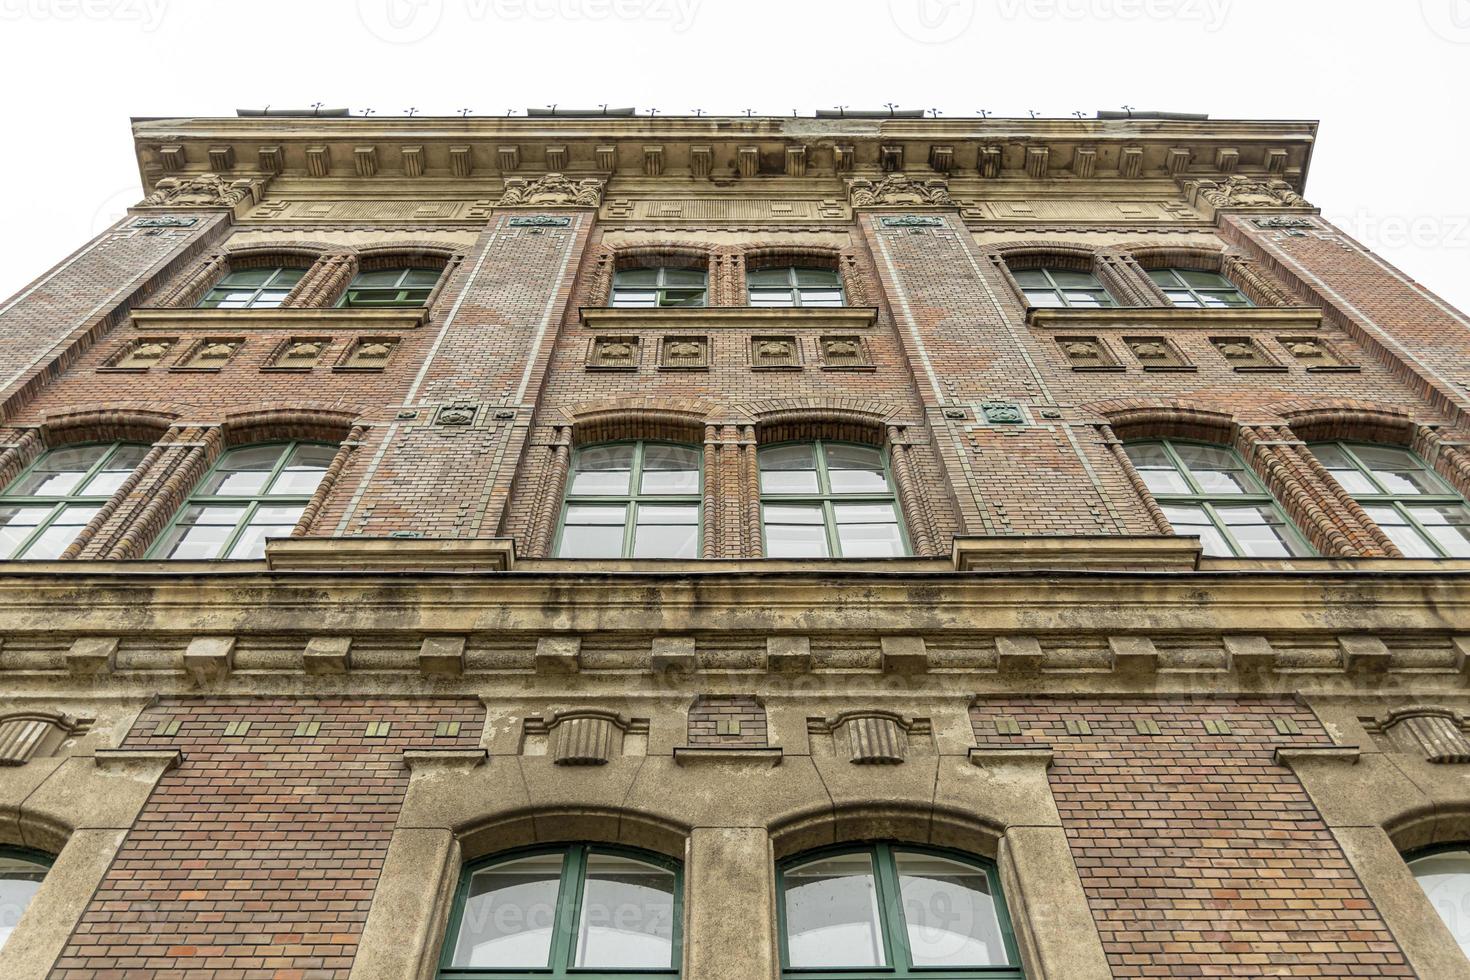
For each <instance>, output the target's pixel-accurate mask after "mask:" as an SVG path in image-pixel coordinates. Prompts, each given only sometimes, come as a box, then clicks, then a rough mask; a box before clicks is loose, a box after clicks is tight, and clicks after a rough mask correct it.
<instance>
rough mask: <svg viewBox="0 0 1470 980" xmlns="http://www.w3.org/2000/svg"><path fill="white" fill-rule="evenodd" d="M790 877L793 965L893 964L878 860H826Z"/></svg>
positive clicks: (788, 933) (787, 897) (789, 948)
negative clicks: (881, 909) (883, 922)
mask: <svg viewBox="0 0 1470 980" xmlns="http://www.w3.org/2000/svg"><path fill="white" fill-rule="evenodd" d="M784 878H785V894H784V895H783V900H784V901H785V903H786V945H787V951H788V955H789V956H790V959H791V965H792V966H793V967H798V968H800V967H854V966H883V965H885V964H886V963H887V961H888V960H887V956H886V954H885V953H884V950H883V933H882V929H881V927H880V925H879V919H878V887H877V882H876V881H875V880H874V877H873V861H872V858H870V857H869V856H868V855H867V854H845V855H842V856H841V857H832V858H825V859H823V860H820V861H813V862H811V863H810V864H804V865H801V866H800V867H797V868H792V869H791V870H790V871H787V872H786V874H785V876H784Z"/></svg>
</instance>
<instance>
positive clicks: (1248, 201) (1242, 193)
mask: <svg viewBox="0 0 1470 980" xmlns="http://www.w3.org/2000/svg"><path fill="white" fill-rule="evenodd" d="M1180 187H1181V188H1182V189H1183V191H1184V196H1185V200H1187V201H1188V202H1189V203H1190V204H1191V205H1194V206H1196V207H1206V206H1207V207H1208V208H1210V209H1213V210H1216V211H1218V210H1221V209H1224V208H1307V207H1311V205H1310V204H1308V203H1307V202H1306V200H1304V199H1303V198H1302V196H1301V195H1300V194H1298V193H1297V192H1296V190H1295V189H1293V188H1292V186H1291V185H1290V184H1288V183H1287V182H1286V181H1284V180H1280V179H1263V178H1261V177H1254V176H1251V175H1248V174H1233V175H1231V176H1229V177H1226V178H1225V179H1224V180H1209V179H1205V178H1191V179H1189V180H1185V181H1183V182H1182V183H1181V184H1180Z"/></svg>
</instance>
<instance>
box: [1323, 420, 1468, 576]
mask: <svg viewBox="0 0 1470 980" xmlns="http://www.w3.org/2000/svg"><path fill="white" fill-rule="evenodd" d="M1311 449H1312V455H1314V456H1316V457H1317V461H1318V462H1320V463H1321V464H1322V465H1323V466H1324V467H1326V468H1327V472H1329V473H1331V474H1332V476H1333V479H1335V480H1337V482H1338V484H1340V485H1341V486H1342V488H1343V489H1344V490H1346V491H1347V492H1348V493H1349V494H1351V495H1352V498H1353V499H1354V500H1356V501H1357V502H1358V503H1359V504H1361V505H1362V507H1363V510H1364V511H1365V512H1366V513H1367V515H1368V517H1369V518H1371V519H1372V520H1373V522H1374V523H1375V524H1377V525H1378V526H1379V527H1380V528H1382V529H1383V533H1384V534H1387V535H1388V537H1389V539H1390V540H1392V541H1393V543H1394V544H1396V545H1398V548H1399V550H1400V551H1402V552H1403V553H1404V557H1406V558H1470V507H1466V505H1465V498H1464V497H1461V496H1460V495H1459V494H1458V493H1456V492H1455V489H1454V488H1453V487H1451V486H1450V485H1449V484H1448V483H1446V482H1445V481H1444V479H1443V478H1442V477H1440V475H1439V474H1438V473H1435V472H1434V471H1433V470H1432V469H1430V468H1429V466H1428V465H1427V464H1425V462H1424V461H1423V460H1422V459H1420V458H1419V457H1418V456H1417V455H1415V454H1414V453H1411V452H1410V451H1409V450H1407V449H1400V448H1399V447H1398V446H1375V445H1368V444H1363V443H1348V442H1327V443H1317V444H1314V445H1313V446H1312V447H1311Z"/></svg>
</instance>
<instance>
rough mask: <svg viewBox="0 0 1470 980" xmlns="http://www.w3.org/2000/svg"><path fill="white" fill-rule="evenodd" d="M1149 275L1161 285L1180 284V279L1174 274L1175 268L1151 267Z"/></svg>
mask: <svg viewBox="0 0 1470 980" xmlns="http://www.w3.org/2000/svg"><path fill="white" fill-rule="evenodd" d="M1148 277H1149V278H1150V279H1152V280H1153V281H1154V282H1156V283H1158V284H1159V285H1160V286H1166V287H1167V286H1178V285H1180V280H1179V278H1178V277H1177V276H1175V275H1174V270H1173V269H1150V270H1148Z"/></svg>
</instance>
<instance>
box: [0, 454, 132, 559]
mask: <svg viewBox="0 0 1470 980" xmlns="http://www.w3.org/2000/svg"><path fill="white" fill-rule="evenodd" d="M147 454H148V447H147V446H144V445H138V444H135V443H126V442H113V443H99V444H94V445H85V446H62V447H60V448H57V449H53V450H51V451H50V452H48V453H46V454H45V455H43V456H42V457H41V458H40V459H38V460H36V461H35V462H34V463H32V464H31V465H30V466H29V467H27V468H26V470H25V472H23V473H21V475H20V476H18V477H16V478H15V480H13V481H12V482H11V484H10V486H8V487H6V488H5V491H4V493H0V558H25V559H30V560H32V561H35V560H41V561H49V560H53V559H56V558H60V557H61V553H62V552H64V551H65V550H66V548H67V546H68V545H70V544H71V543H72V542H73V541H75V540H76V537H77V535H78V534H80V533H81V530H82V528H84V527H86V526H87V524H88V523H90V522H91V520H92V518H94V517H96V516H97V512H98V511H99V510H101V508H102V505H103V504H105V503H107V501H108V500H110V499H111V498H112V495H113V494H114V493H116V492H117V490H118V488H119V487H121V486H122V484H123V481H124V480H126V479H127V478H128V477H129V476H130V475H132V472H133V470H135V469H137V468H138V464H139V463H141V462H143V457H144V456H146V455H147Z"/></svg>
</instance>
